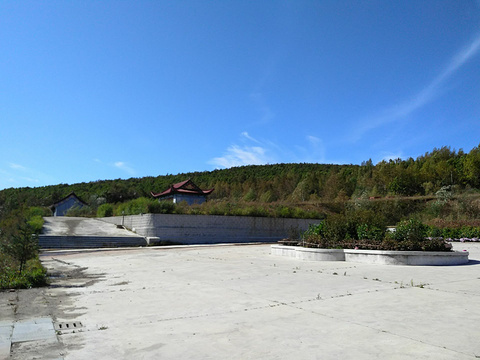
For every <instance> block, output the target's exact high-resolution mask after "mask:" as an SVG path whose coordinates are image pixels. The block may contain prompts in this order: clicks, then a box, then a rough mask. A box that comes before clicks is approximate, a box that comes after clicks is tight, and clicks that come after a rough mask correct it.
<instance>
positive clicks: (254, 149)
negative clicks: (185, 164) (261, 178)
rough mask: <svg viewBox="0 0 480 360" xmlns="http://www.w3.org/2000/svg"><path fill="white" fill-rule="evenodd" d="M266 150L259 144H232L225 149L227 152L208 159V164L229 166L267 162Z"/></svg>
mask: <svg viewBox="0 0 480 360" xmlns="http://www.w3.org/2000/svg"><path fill="white" fill-rule="evenodd" d="M266 152H267V150H266V149H265V148H263V147H260V146H242V147H240V146H238V145H232V146H230V147H229V148H228V149H227V153H226V154H225V155H224V156H222V157H216V158H213V159H212V160H210V161H209V163H210V164H212V165H215V166H219V167H224V168H230V167H234V166H242V165H262V164H267V163H268V162H269V161H268V157H267V155H266Z"/></svg>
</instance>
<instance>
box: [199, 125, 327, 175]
mask: <svg viewBox="0 0 480 360" xmlns="http://www.w3.org/2000/svg"><path fill="white" fill-rule="evenodd" d="M239 140H240V141H239V142H240V143H242V145H238V144H233V145H231V146H229V147H228V148H227V150H226V151H225V153H224V154H223V156H220V157H216V158H213V159H211V160H210V161H209V162H208V163H209V164H211V165H214V166H215V167H217V168H230V167H234V166H243V165H264V164H273V163H278V162H283V163H286V162H324V161H325V153H326V149H325V145H324V143H323V141H322V139H320V138H319V137H316V136H313V135H308V136H306V137H305V140H304V141H303V142H302V144H301V145H290V144H289V145H285V146H283V147H282V146H279V145H277V144H276V143H275V142H272V141H270V140H264V139H257V138H255V137H253V136H251V135H250V134H249V133H248V132H242V133H241V134H240V138H239Z"/></svg>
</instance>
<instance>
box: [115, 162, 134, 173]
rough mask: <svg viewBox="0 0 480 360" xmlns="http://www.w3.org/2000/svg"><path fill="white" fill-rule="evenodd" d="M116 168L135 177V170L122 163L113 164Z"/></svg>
mask: <svg viewBox="0 0 480 360" xmlns="http://www.w3.org/2000/svg"><path fill="white" fill-rule="evenodd" d="M113 165H114V166H115V167H116V168H118V169H120V170H122V171H125V172H126V173H127V174H129V175H135V170H134V169H133V168H131V167H130V166H129V165H128V164H127V163H125V162H123V161H117V162H115V163H114V164H113Z"/></svg>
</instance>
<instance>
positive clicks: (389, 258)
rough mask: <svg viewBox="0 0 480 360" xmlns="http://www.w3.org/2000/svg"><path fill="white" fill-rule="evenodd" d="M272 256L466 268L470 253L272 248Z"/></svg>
mask: <svg viewBox="0 0 480 360" xmlns="http://www.w3.org/2000/svg"><path fill="white" fill-rule="evenodd" d="M271 254H272V255H279V256H288V257H292V258H295V259H300V260H314V261H348V262H357V263H365V264H381V265H462V264H466V263H468V252H466V251H461V252H460V251H453V252H429V251H382V250H351V249H316V248H304V247H300V246H284V245H272V246H271Z"/></svg>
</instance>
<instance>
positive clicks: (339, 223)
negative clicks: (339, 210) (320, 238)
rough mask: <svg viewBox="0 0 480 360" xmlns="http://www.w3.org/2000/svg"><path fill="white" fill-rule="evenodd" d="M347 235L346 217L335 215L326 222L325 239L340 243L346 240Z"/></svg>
mask: <svg viewBox="0 0 480 360" xmlns="http://www.w3.org/2000/svg"><path fill="white" fill-rule="evenodd" d="M346 235H347V219H346V218H345V215H342V214H333V215H330V216H328V217H327V219H326V220H325V237H326V238H328V239H330V240H332V241H335V242H339V241H342V240H344V239H345V236H346Z"/></svg>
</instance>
